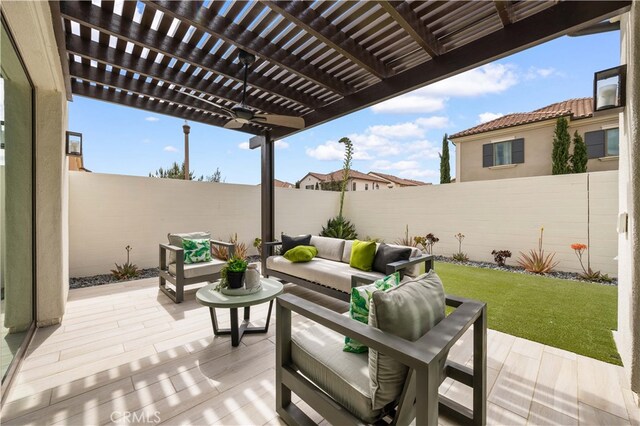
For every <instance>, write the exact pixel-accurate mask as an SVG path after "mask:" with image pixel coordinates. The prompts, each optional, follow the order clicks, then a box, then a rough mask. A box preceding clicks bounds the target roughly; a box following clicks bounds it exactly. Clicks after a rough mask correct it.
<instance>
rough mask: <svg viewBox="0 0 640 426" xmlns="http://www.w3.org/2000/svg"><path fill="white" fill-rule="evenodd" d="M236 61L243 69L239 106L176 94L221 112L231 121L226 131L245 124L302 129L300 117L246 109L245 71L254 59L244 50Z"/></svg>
mask: <svg viewBox="0 0 640 426" xmlns="http://www.w3.org/2000/svg"><path fill="white" fill-rule="evenodd" d="M238 59H239V60H240V63H241V64H242V65H243V67H244V78H243V85H242V102H240V103H239V104H237V105H235V106H233V107H231V108H228V107H226V106H224V105H220V104H217V103H215V102H212V101H210V100H208V99H204V98H201V97H199V96H196V95H194V94H192V93H189V92H187V91H186V90H185V89H184V88H181V89H179V90H178V89H176V90H177V91H178V92H180V93H183V94H185V95H187V96H191V97H192V98H196V99H199V100H201V101H203V102H206V103H208V104H210V105H212V106H214V107H216V108H218V109H219V110H222V111H223V112H224V113H225V115H228V116H229V117H231V120H229V122H227V124H225V125H224V127H225V128H226V129H239V128H241V127H242V126H244V125H245V124H247V123H256V124H266V125H269V124H273V125H275V126H282V127H290V128H292V129H304V119H303V118H302V117H294V116H291V115H277V114H262V113H258V112H255V111H253V110H251V109H249V108H248V107H247V104H246V103H245V101H246V96H247V71H248V69H249V67H250V66H251V65H252V64H253V63H254V62H255V60H256V57H255V56H254V55H252V54H251V53H248V52H245V51H244V50H240V51H239V54H238Z"/></svg>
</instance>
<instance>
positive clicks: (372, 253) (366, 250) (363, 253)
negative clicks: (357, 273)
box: [349, 240, 379, 272]
mask: <svg viewBox="0 0 640 426" xmlns="http://www.w3.org/2000/svg"><path fill="white" fill-rule="evenodd" d="M375 257H376V243H375V242H373V241H358V240H355V241H354V242H353V245H352V246H351V258H350V259H349V266H351V267H352V268H356V269H360V270H361V271H371V266H372V265H373V259H374V258H375ZM378 272H379V271H378Z"/></svg>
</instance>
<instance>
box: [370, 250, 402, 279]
mask: <svg viewBox="0 0 640 426" xmlns="http://www.w3.org/2000/svg"><path fill="white" fill-rule="evenodd" d="M409 256H411V247H391V246H390V245H387V244H380V246H379V247H378V251H377V252H376V257H375V258H374V259H373V270H374V271H376V272H381V273H383V274H385V275H386V273H387V265H388V264H389V263H393V262H398V261H400V260H409Z"/></svg>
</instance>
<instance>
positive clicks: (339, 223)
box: [320, 216, 358, 240]
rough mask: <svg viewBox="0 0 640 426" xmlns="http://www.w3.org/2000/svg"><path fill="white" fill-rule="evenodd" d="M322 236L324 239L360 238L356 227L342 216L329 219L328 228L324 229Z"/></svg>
mask: <svg viewBox="0 0 640 426" xmlns="http://www.w3.org/2000/svg"><path fill="white" fill-rule="evenodd" d="M320 235H321V236H323V237H332V238H342V239H343V240H355V239H356V238H358V233H357V232H356V227H355V225H354V224H352V223H351V222H349V221H348V220H346V219H345V218H344V217H342V216H336V217H334V218H333V219H329V221H328V222H327V226H326V227H325V226H323V227H322V232H320Z"/></svg>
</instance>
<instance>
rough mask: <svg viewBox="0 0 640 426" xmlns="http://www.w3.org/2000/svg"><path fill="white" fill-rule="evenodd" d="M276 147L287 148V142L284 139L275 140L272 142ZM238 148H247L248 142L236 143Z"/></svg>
mask: <svg viewBox="0 0 640 426" xmlns="http://www.w3.org/2000/svg"><path fill="white" fill-rule="evenodd" d="M274 146H275V148H276V149H287V148H289V143H288V142H285V141H284V140H277V141H276V142H275V144H274ZM238 148H240V149H249V142H242V143H239V144H238Z"/></svg>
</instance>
